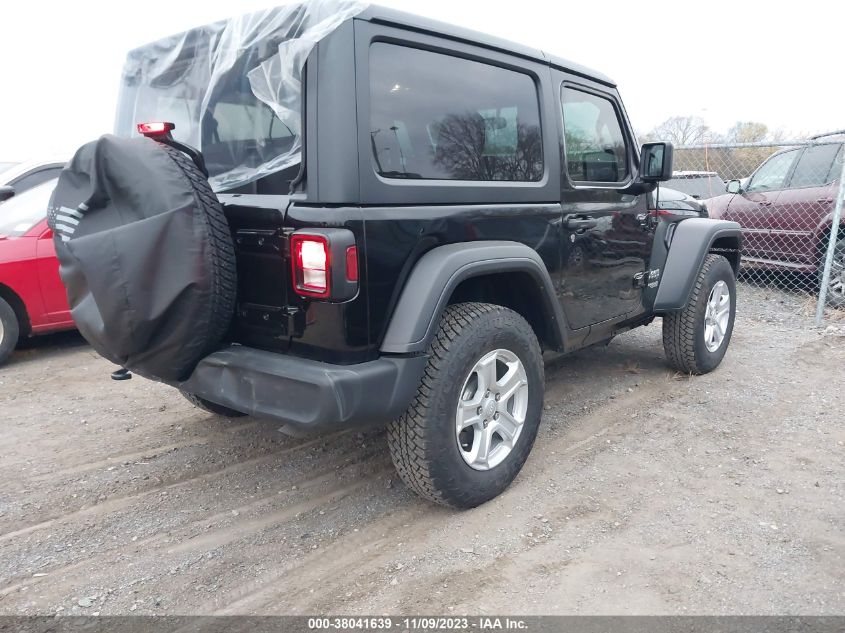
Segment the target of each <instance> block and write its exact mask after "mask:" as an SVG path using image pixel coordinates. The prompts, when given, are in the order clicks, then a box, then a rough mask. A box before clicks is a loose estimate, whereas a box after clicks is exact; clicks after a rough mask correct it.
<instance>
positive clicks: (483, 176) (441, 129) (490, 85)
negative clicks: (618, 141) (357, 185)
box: [370, 42, 543, 181]
mask: <svg viewBox="0 0 845 633" xmlns="http://www.w3.org/2000/svg"><path fill="white" fill-rule="evenodd" d="M370 148H371V152H372V163H373V168H374V169H375V171H376V172H377V173H378V174H379V175H381V176H383V177H386V178H417V179H440V180H509V181H537V180H540V179H541V178H542V176H543V146H542V141H541V135H540V105H539V100H538V97H537V88H536V86H535V85H534V81H533V80H532V79H531V77H529V76H528V75H526V74H523V73H518V72H515V71H511V70H506V69H504V68H499V67H497V66H491V65H489V64H483V63H480V62H475V61H470V60H467V59H461V58H459V57H453V56H450V55H442V54H440V53H432V52H430V51H424V50H420V49H416V48H410V47H407V46H398V45H394V44H386V43H383V42H377V43H375V44H373V45H372V46H371V48H370Z"/></svg>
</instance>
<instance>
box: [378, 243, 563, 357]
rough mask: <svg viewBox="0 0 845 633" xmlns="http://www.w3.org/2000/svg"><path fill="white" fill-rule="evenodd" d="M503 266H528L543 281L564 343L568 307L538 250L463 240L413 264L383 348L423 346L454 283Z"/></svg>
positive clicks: (396, 350)
mask: <svg viewBox="0 0 845 633" xmlns="http://www.w3.org/2000/svg"><path fill="white" fill-rule="evenodd" d="M503 272H524V273H527V274H529V275H530V276H531V278H532V279H533V280H534V281H535V282H536V283H537V284H538V286H539V288H540V294H541V296H542V297H543V306H542V309H543V311H544V318H546V319H551V320H552V321H553V322H552V323H550V326H551V327H550V331H551V332H552V333H553V334H552V335H553V336H556V337H558V339H560V340H558V341H556V342H557V343H558V344H559V346H562V345H563V340H562V332H563V325H564V322H565V321H564V317H563V312H562V310H561V308H560V304H559V302H558V300H557V296H556V293H555V287H554V284H553V283H552V279H551V277H550V276H549V271H548V269H547V268H546V265H545V264H544V263H543V260H542V259H540V256H539V255H538V254H537V252H536V251H535V250H534V249H532V248H530V247H528V246H526V245H525V244H520V243H519V242H511V241H489V242H459V243H456V244H448V245H446V246H438V247H436V248H434V249H432V250H430V251H428V252H427V253H426V254H425V255H423V256H422V257H421V258H420V260H419V261H418V262H417V264H416V266H414V268H413V270H412V271H411V274H410V275H409V276H408V279H407V280H406V282H405V285H404V287H403V288H402V292H401V294H400V296H399V301H398V302H397V304H396V309H395V310H394V311H393V315H392V317H391V319H390V324H389V325H388V327H387V332H386V333H385V336H384V340H383V341H382V344H381V348H380V349H381V352H383V353H387V354H413V353H419V352H423V351H425V350H426V349H427V348H428V345H429V342H430V341H431V338H432V336H434V332H435V330H436V328H437V323H438V321H439V319H440V315H441V314H443V311H444V310H445V309H446V306H447V304H448V302H449V298H450V297H451V295H452V293H453V291H454V290H455V288H457V287H458V285H459V284H460V283H461V282H462V281H464V280H466V279H469V278H471V277H478V276H482V275H486V274H495V273H503Z"/></svg>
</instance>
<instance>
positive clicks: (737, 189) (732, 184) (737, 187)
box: [725, 180, 742, 193]
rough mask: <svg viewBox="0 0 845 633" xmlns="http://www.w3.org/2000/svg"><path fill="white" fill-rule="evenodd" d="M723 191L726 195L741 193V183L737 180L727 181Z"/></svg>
mask: <svg viewBox="0 0 845 633" xmlns="http://www.w3.org/2000/svg"><path fill="white" fill-rule="evenodd" d="M725 191H727V192H728V193H742V183H741V182H740V181H739V180H729V181H728V184H727V185H725Z"/></svg>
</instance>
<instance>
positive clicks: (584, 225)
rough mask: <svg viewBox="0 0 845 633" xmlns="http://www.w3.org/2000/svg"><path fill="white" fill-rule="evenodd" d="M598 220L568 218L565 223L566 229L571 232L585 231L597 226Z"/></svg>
mask: <svg viewBox="0 0 845 633" xmlns="http://www.w3.org/2000/svg"><path fill="white" fill-rule="evenodd" d="M598 224H599V223H598V220H593V219H592V218H570V219H569V220H567V221H566V228H568V229H571V230H573V231H586V230H587V229H592V228H595V227H597V226H598Z"/></svg>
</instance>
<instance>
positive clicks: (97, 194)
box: [49, 135, 236, 381]
mask: <svg viewBox="0 0 845 633" xmlns="http://www.w3.org/2000/svg"><path fill="white" fill-rule="evenodd" d="M49 224H50V227H51V228H52V229H53V239H54V242H55V245H56V254H57V255H58V258H59V263H60V267H59V274H60V276H61V278H62V282H63V283H64V285H65V287H66V288H67V293H68V300H69V303H70V307H71V313H72V315H73V319H74V321H76V324H77V326H78V328H79V331H80V332H81V333H82V335H83V336H84V337H85V339H86V340H87V341H88V342H89V343H90V344H91V345H92V346H93V347H94V349H96V350H97V352H99V353H100V354H101V355H102V356H104V357H105V358H107V359H109V360H110V361H112V362H114V363H117V364H119V365H122V366H124V367H127V368H128V369H131V370H132V371H134V372H136V373H138V374H140V375H142V376H146V377H149V378H155V379H159V380H164V381H179V380H183V379H185V378H187V377H188V376H189V375H190V373H191V372H192V371H193V369H194V367H195V366H196V364H197V362H198V361H199V360H200V359H202V358H203V357H204V356H205V355H207V354H208V353H209V352H211V351H212V350H213V349H214V348H215V347H217V346H218V344H219V343H220V340H221V339H222V337H223V336H224V334H225V333H226V330H227V329H228V327H229V324H230V322H231V318H232V314H233V312H234V307H235V298H236V297H235V293H236V273H235V252H234V246H233V243H232V236H231V233H230V231H229V227H228V224H227V222H226V218H225V216H224V215H223V209H222V207H221V205H220V202H219V201H218V200H217V197H216V196H215V195H214V193H213V192H212V190H211V187H210V186H209V184H208V181H207V180H206V178H205V176H204V175H203V174H202V172H200V171H199V169H197V167H196V166H195V165H194V163H193V162H192V161H191V159H189V158H188V157H187V156H186V155H185V154H183V153H182V152H179V151H178V150H176V149H174V148H172V147H169V146H166V145H163V144H161V143H158V142H156V141H153V140H150V139H147V138H134V139H125V138H118V137H116V136H111V135H107V136H103V137H102V138H100V139H99V140H97V141H93V142H91V143H88V144H87V145H83V146H82V147H81V148H80V149H79V150H78V151H77V152H76V155H75V156H74V157H73V159H72V160H71V161H70V163H69V164H68V165H67V167H65V169H64V170H63V171H62V174H61V176H60V177H59V181H58V184H57V186H56V190H55V192H54V193H53V197H52V199H51V201H50V209H49Z"/></svg>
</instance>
